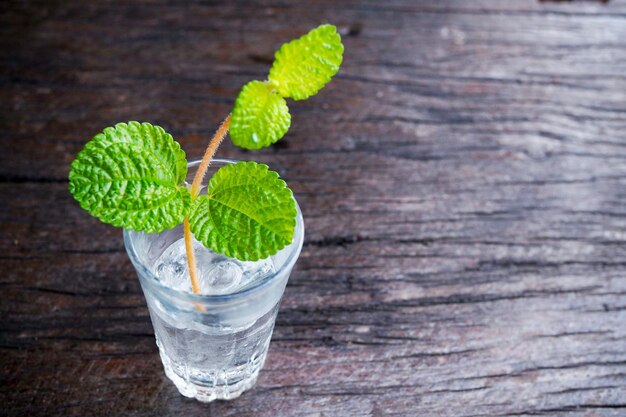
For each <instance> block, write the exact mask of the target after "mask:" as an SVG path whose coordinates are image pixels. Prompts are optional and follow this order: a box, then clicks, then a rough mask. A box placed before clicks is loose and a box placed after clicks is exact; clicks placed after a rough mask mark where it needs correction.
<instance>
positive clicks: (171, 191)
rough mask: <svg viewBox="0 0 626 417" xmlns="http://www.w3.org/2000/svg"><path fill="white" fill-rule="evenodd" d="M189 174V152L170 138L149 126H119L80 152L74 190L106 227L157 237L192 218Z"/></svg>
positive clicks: (73, 172) (73, 170)
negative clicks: (189, 216)
mask: <svg viewBox="0 0 626 417" xmlns="http://www.w3.org/2000/svg"><path fill="white" fill-rule="evenodd" d="M186 175H187V161H186V159H185V152H183V150H182V149H181V148H180V145H179V144H178V143H177V142H176V141H174V139H173V138H172V136H171V135H170V134H169V133H167V132H165V131H164V130H163V129H162V128H161V127H159V126H152V125H151V124H149V123H137V122H128V124H126V123H118V124H116V125H115V127H108V128H106V129H104V131H103V132H102V133H99V134H98V135H96V136H95V137H94V138H93V139H92V140H91V141H89V142H88V143H87V144H86V145H85V147H84V148H83V150H82V151H80V153H79V154H78V156H77V157H76V159H75V160H74V162H72V166H71V168H70V174H69V180H70V184H69V189H70V192H71V193H72V195H73V196H74V198H75V199H76V200H77V201H78V202H79V203H80V205H81V207H82V208H84V209H85V210H87V211H88V212H89V213H91V214H92V215H94V216H96V217H97V218H99V219H100V220H102V221H103V222H104V223H108V224H111V225H113V226H118V227H124V228H126V229H131V230H139V231H144V232H147V233H156V232H160V231H162V230H165V229H169V228H172V227H174V226H176V225H178V224H180V223H181V222H182V220H183V217H184V216H185V214H186V213H187V211H188V209H189V206H190V205H191V195H190V194H189V192H188V191H187V189H186V188H185V187H184V186H182V185H181V184H182V182H183V181H184V180H185V177H186Z"/></svg>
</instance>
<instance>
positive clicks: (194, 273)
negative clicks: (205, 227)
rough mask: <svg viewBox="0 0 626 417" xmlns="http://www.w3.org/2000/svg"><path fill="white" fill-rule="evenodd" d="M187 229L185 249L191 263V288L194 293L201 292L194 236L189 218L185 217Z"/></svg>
mask: <svg viewBox="0 0 626 417" xmlns="http://www.w3.org/2000/svg"><path fill="white" fill-rule="evenodd" d="M183 228H184V230H185V251H186V252H187V264H188V265H189V278H191V289H192V290H193V293H194V294H200V283H199V282H198V270H197V267H196V254H195V253H194V251H193V236H192V235H191V227H190V226H189V219H188V218H187V217H185V222H184V226H183Z"/></svg>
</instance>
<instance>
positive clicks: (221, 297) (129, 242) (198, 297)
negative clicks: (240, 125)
mask: <svg viewBox="0 0 626 417" xmlns="http://www.w3.org/2000/svg"><path fill="white" fill-rule="evenodd" d="M200 161H201V160H200V159H196V160H193V161H190V162H188V163H187V168H188V169H189V168H194V167H196V166H198V165H200ZM211 162H216V163H221V164H235V163H237V162H241V161H239V160H236V159H230V158H213V159H212V160H211ZM205 178H210V177H205ZM293 199H294V201H295V202H296V211H297V215H296V229H295V231H296V232H297V231H298V230H300V233H297V234H296V233H295V232H294V237H293V239H294V241H292V242H291V244H290V245H293V244H294V243H296V245H294V246H293V248H291V250H290V252H289V255H288V256H287V259H286V260H285V262H284V263H283V265H281V267H280V268H279V269H278V270H277V271H275V272H274V273H272V274H269V275H266V276H265V277H263V278H262V279H261V280H259V281H258V282H257V283H255V284H254V285H252V286H250V287H246V288H245V289H243V290H241V291H236V292H234V293H230V294H194V293H190V292H187V291H182V290H177V289H174V288H171V287H167V286H165V285H163V284H162V283H161V282H160V281H159V279H158V278H157V277H156V275H155V274H154V273H153V272H152V271H150V269H148V268H147V267H146V266H145V265H144V264H143V262H142V261H141V260H140V259H139V256H138V255H137V252H136V251H135V246H134V242H133V238H132V237H131V233H141V232H136V231H134V230H127V229H123V234H124V247H125V248H126V253H127V254H128V257H129V258H130V260H131V263H132V264H133V266H134V267H135V268H136V269H138V271H137V272H139V278H140V280H141V275H142V274H143V275H144V276H145V277H148V279H146V280H141V281H144V282H146V283H148V284H149V285H150V286H151V287H153V288H156V289H158V290H159V291H163V292H165V293H166V294H169V295H172V296H174V297H177V298H182V299H187V300H189V301H191V302H200V303H202V302H205V303H207V302H208V303H211V302H227V301H234V300H237V299H241V298H244V297H246V296H248V295H250V294H252V293H255V292H257V291H259V290H260V289H262V288H264V287H266V286H267V285H269V284H270V283H272V282H274V281H275V280H276V278H277V277H278V276H280V275H281V274H282V272H284V271H285V270H288V269H290V268H292V267H293V265H294V264H295V263H296V260H297V259H298V257H299V255H300V252H301V251H302V246H303V244H304V220H303V218H302V212H301V211H300V206H299V205H298V201H297V200H296V198H295V196H294V197H293ZM298 226H300V227H298ZM281 250H282V249H281Z"/></svg>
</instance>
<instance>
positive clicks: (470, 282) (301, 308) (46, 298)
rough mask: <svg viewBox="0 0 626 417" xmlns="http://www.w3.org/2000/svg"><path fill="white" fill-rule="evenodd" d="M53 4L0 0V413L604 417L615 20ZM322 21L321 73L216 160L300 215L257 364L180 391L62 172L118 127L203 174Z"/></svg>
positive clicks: (106, 240) (624, 331)
mask: <svg viewBox="0 0 626 417" xmlns="http://www.w3.org/2000/svg"><path fill="white" fill-rule="evenodd" d="M56 3H57V2H36V1H33V2H6V3H4V4H3V5H2V6H0V34H1V36H0V61H1V62H2V65H1V66H0V83H2V89H0V109H1V110H0V114H1V115H2V117H0V138H1V140H2V143H3V145H4V146H3V148H4V151H3V152H0V192H1V193H2V195H3V198H2V210H1V211H0V233H1V235H2V239H0V251H1V253H2V255H0V295H1V296H2V303H0V318H1V320H0V350H1V353H2V356H1V357H2V359H1V365H2V370H3V371H2V374H1V375H2V376H1V380H2V383H1V384H0V400H1V403H2V413H0V414H2V415H7V416H24V415H28V416H56V415H59V416H60V415H63V416H106V415H126V416H134V417H139V416H141V417H144V416H170V415H172V416H174V415H176V416H178V415H185V416H206V415H219V416H237V417H239V416H260V417H265V416H271V417H278V416H301V415H302V416H352V415H359V416H387V415H389V416H393V415H397V416H413V415H454V416H502V415H510V416H526V415H537V414H544V415H555V416H560V415H568V416H619V415H622V414H624V412H625V409H626V404H625V403H624V398H626V383H625V382H624V381H626V378H625V376H626V350H625V347H626V278H625V277H624V270H625V267H626V245H625V243H626V211H625V209H624V207H626V204H625V203H626V141H625V138H624V131H626V129H625V128H626V105H625V103H626V76H625V74H626V2H625V1H610V2H608V3H603V2H592V1H589V2H571V3H570V2H568V3H560V2H559V3H552V2H550V3H546V2H535V1H520V2H502V1H496V0H480V1H474V2H454V1H433V0H428V1H426V0H424V1H418V2H415V1H407V0H391V1H386V2H385V3H384V4H382V3H380V2H374V1H346V2H341V3H340V4H336V2H331V1H330V0H323V1H315V2H310V1H301V2H276V1H272V0H264V1H262V2H238V3H236V4H235V3H231V2H223V3H210V2H180V1H171V2H157V1H153V0H141V1H133V2H127V1H112V2H107V3H89V4H85V3H84V2H74V1H70V2H62V3H61V2H58V3H59V4H56ZM323 21H330V22H333V23H336V24H338V25H339V27H340V30H341V31H342V33H343V34H344V42H345V45H346V60H345V64H344V66H343V69H342V72H341V73H340V75H339V77H338V79H337V80H336V81H334V82H333V83H331V85H329V86H328V88H327V89H325V90H324V92H323V94H321V95H320V96H319V97H316V98H314V99H312V100H310V101H306V102H298V103H293V105H291V104H290V106H291V109H292V114H293V115H294V123H293V127H292V129H291V131H290V133H289V137H288V138H287V139H285V140H284V141H282V142H280V143H279V145H278V146H275V147H273V148H270V149H267V150H263V151H259V152H254V153H251V152H245V151H242V150H238V149H236V148H235V147H233V146H232V145H231V144H229V143H226V144H225V145H224V146H223V147H222V148H221V149H220V151H219V153H220V155H222V156H228V157H233V158H239V159H255V160H259V161H262V162H265V163H268V164H269V165H271V166H272V167H273V168H275V169H277V170H279V171H280V172H281V175H283V176H284V177H285V178H286V179H287V181H288V182H289V184H290V185H291V186H292V188H293V189H294V191H295V193H296V196H297V198H298V201H299V203H300V205H301V207H302V210H303V212H304V216H305V221H306V227H307V236H306V242H305V246H304V249H303V251H302V255H301V257H300V260H299V261H298V264H297V267H296V270H295V271H294V273H293V275H292V277H291V279H290V282H289V286H288V288H287V291H286V293H285V297H284V299H283V302H282V306H281V311H280V314H279V317H278V321H277V325H276V329H275V332H274V337H273V341H272V345H271V348H270V354H269V357H268V361H267V364H266V366H265V368H264V370H263V372H262V374H261V378H260V380H259V383H258V385H257V387H256V388H255V389H254V390H252V391H250V392H248V393H246V394H244V395H243V396H242V397H241V398H239V399H237V400H235V401H232V402H218V403H213V404H210V405H204V404H200V403H197V402H195V401H190V400H187V399H184V398H183V397H181V396H180V395H179V394H178V392H177V391H176V389H175V388H174V387H173V385H172V384H171V383H170V382H169V381H168V380H167V379H166V377H165V376H164V375H163V372H162V368H161V365H160V361H159V358H158V353H157V350H156V346H155V344H154V336H153V333H152V327H151V325H150V321H149V316H148V313H147V310H146V308H145V301H144V299H143V295H142V293H141V288H140V286H139V283H138V281H137V279H136V276H135V273H134V271H133V269H132V266H131V265H130V262H129V261H128V259H127V257H126V254H125V252H124V249H123V245H122V242H121V233H120V231H119V230H116V229H113V228H111V227H108V226H106V225H102V224H100V223H99V222H98V221H97V220H95V219H93V218H90V217H89V216H88V215H87V214H86V213H85V212H83V211H82V210H81V209H80V208H79V207H78V205H77V204H76V203H75V202H74V201H73V200H72V198H71V196H70V195H69V193H68V191H67V180H66V176H67V171H68V168H69V163H70V161H71V160H72V158H73V157H74V155H75V154H76V152H78V151H79V150H80V148H81V147H82V145H83V144H84V142H85V141H86V140H87V139H89V137H91V136H93V135H94V134H95V133H97V132H98V131H99V130H101V129H102V128H103V127H105V126H107V125H110V124H113V123H115V122H118V121H121V120H129V119H135V120H149V121H152V122H155V123H159V124H161V125H163V126H164V127H165V128H166V129H168V130H169V131H171V132H172V133H173V134H174V135H175V137H176V138H177V139H178V140H179V141H180V142H181V143H182V145H183V147H184V148H185V149H186V151H187V153H188V155H190V156H194V155H200V154H201V152H202V150H203V147H204V146H205V144H206V141H207V136H208V135H209V134H210V133H211V131H212V130H213V129H214V128H215V127H216V125H217V124H218V123H219V121H220V119H221V118H222V117H223V116H224V115H225V114H226V113H227V112H228V111H229V109H230V107H231V106H232V103H233V100H234V98H235V96H236V94H237V91H238V89H239V88H240V87H241V85H243V83H245V82H246V81H248V80H250V79H254V78H263V77H264V76H265V74H266V73H267V69H268V67H269V64H270V62H271V59H272V53H273V50H274V49H275V48H276V47H277V46H278V45H280V44H281V43H282V42H284V41H285V40H288V39H291V38H292V37H294V36H296V35H298V34H300V33H302V32H304V31H306V30H307V29H308V28H310V27H312V26H314V25H316V24H318V23H320V22H323Z"/></svg>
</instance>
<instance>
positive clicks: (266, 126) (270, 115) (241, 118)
mask: <svg viewBox="0 0 626 417" xmlns="http://www.w3.org/2000/svg"><path fill="white" fill-rule="evenodd" d="M290 124H291V116H290V114H289V108H288V107H287V103H286V102H285V99H284V98H282V97H281V96H280V95H279V94H278V93H277V92H276V91H274V88H273V87H272V86H271V85H270V84H268V83H263V82H261V81H250V82H249V83H248V84H246V85H244V86H243V88H242V89H241V92H240V93H239V96H238V97H237V101H235V107H234V108H233V113H232V118H231V122H230V137H231V139H232V141H233V143H234V144H235V145H237V146H240V147H242V148H246V149H260V148H264V147H266V146H269V145H271V144H272V143H274V142H276V141H277V140H278V139H280V138H282V137H283V136H284V135H285V133H287V130H289V125H290Z"/></svg>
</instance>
